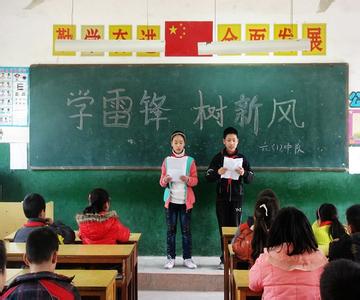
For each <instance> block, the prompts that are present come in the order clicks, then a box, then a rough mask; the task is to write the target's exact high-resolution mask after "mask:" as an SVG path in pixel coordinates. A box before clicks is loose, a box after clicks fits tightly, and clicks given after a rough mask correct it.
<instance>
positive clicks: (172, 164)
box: [166, 157, 187, 182]
mask: <svg viewBox="0 0 360 300" xmlns="http://www.w3.org/2000/svg"><path fill="white" fill-rule="evenodd" d="M186 161H187V158H186V157H181V158H177V157H169V158H168V159H167V162H166V169H167V175H170V177H171V178H172V181H174V182H180V181H181V180H180V177H181V176H183V175H186Z"/></svg>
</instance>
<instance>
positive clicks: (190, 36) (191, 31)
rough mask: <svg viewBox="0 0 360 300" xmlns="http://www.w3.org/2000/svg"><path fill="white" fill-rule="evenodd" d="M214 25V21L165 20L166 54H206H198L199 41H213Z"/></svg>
mask: <svg viewBox="0 0 360 300" xmlns="http://www.w3.org/2000/svg"><path fill="white" fill-rule="evenodd" d="M212 27H213V24H212V21H196V22H182V21H175V22H172V21H167V22H165V56H205V55H199V54H198V46H197V43H198V42H209V43H210V42H212V39H213V34H212V33H213V29H212ZM206 56H209V55H206Z"/></svg>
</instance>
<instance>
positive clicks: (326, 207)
mask: <svg viewBox="0 0 360 300" xmlns="http://www.w3.org/2000/svg"><path fill="white" fill-rule="evenodd" d="M317 214H318V217H319V219H320V221H321V222H324V221H331V225H330V230H329V233H330V235H331V237H332V238H333V239H338V238H340V237H342V236H344V235H346V231H345V228H344V225H343V224H341V223H340V221H339V219H338V213H337V209H336V207H335V205H333V204H331V203H323V204H321V205H320V207H319V209H318V211H317Z"/></svg>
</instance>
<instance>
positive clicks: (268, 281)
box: [249, 207, 327, 300]
mask: <svg viewBox="0 0 360 300" xmlns="http://www.w3.org/2000/svg"><path fill="white" fill-rule="evenodd" d="M326 264H327V258H326V257H325V256H324V254H323V253H322V252H321V251H319V250H318V249H317V244H316V241H315V237H314V234H313V232H312V230H311V225H310V223H309V221H308V219H307V218H306V216H305V215H304V213H303V212H301V211H300V210H298V209H296V208H295V207H286V208H282V209H280V211H279V213H278V214H277V216H276V217H275V220H274V222H273V224H272V225H271V227H270V231H269V238H268V243H267V248H265V249H264V253H262V254H260V256H259V257H258V259H257V260H256V261H255V264H254V265H253V266H252V268H251V269H250V271H249V287H250V289H251V290H253V291H256V292H261V291H263V295H262V299H264V300H269V299H276V300H288V299H292V300H320V275H321V273H322V271H323V268H324V266H325V265H326Z"/></svg>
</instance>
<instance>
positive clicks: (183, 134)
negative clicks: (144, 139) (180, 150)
mask: <svg viewBox="0 0 360 300" xmlns="http://www.w3.org/2000/svg"><path fill="white" fill-rule="evenodd" d="M177 135H180V136H182V138H183V139H184V142H186V136H185V133H184V132H183V131H181V130H175V131H174V132H173V133H172V134H171V136H170V141H171V142H172V140H173V139H174V137H175V136H177Z"/></svg>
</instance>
